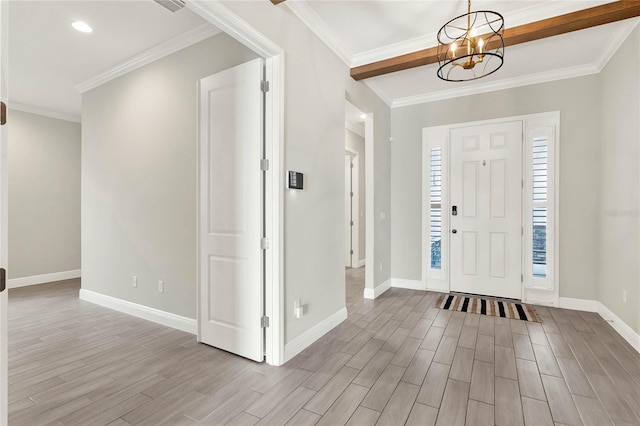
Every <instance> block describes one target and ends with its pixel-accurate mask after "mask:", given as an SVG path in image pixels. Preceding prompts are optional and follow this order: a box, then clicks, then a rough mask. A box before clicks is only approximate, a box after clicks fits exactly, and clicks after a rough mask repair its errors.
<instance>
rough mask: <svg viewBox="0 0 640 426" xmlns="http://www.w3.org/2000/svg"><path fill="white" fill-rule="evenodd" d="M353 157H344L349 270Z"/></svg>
mask: <svg viewBox="0 0 640 426" xmlns="http://www.w3.org/2000/svg"><path fill="white" fill-rule="evenodd" d="M351 192H352V188H351V156H350V155H345V156H344V234H345V245H344V265H345V266H346V267H347V268H351V266H352V265H353V263H352V259H351V258H352V254H351V253H352V241H353V240H352V238H353V232H352V229H351V228H352V223H353V220H352V213H353V206H352V203H351V200H352V197H351Z"/></svg>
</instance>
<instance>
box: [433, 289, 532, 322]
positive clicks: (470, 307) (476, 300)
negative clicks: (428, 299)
mask: <svg viewBox="0 0 640 426" xmlns="http://www.w3.org/2000/svg"><path fill="white" fill-rule="evenodd" d="M436 307H438V308H440V309H445V310H449V311H459V312H471V313H474V314H481V315H491V316H494V317H502V318H513V319H518V320H523V321H532V322H542V320H540V317H538V315H537V314H536V311H535V309H534V308H533V306H529V305H525V304H523V303H514V302H501V301H499V300H494V299H484V298H480V297H470V296H458V295H453V294H451V295H444V294H443V295H441V296H440V298H439V299H438V301H437V302H436Z"/></svg>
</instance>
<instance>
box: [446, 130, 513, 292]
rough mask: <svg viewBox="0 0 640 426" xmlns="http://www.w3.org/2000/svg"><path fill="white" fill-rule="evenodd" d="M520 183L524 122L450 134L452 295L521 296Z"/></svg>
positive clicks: (457, 131)
mask: <svg viewBox="0 0 640 426" xmlns="http://www.w3.org/2000/svg"><path fill="white" fill-rule="evenodd" d="M521 182H522V122H519V121H518V122H512V123H501V124H492V125H483V126H475V127H466V128H459V129H454V130H452V131H451V189H450V190H451V205H452V206H456V207H457V212H458V214H457V215H455V216H454V215H452V216H451V229H452V230H454V229H455V230H456V233H453V232H452V234H451V252H450V254H451V290H452V291H459V292H464V293H473V294H484V295H490V296H500V297H508V298H517V299H519V298H521V294H522V292H521V270H522V258H521V251H522V240H521V238H522V237H521V227H522V223H521V222H522V187H521ZM450 214H451V213H450Z"/></svg>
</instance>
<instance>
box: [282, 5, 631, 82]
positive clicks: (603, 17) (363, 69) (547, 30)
mask: <svg viewBox="0 0 640 426" xmlns="http://www.w3.org/2000/svg"><path fill="white" fill-rule="evenodd" d="M272 1H277V0H272ZM280 1H283V0H280ZM637 16H640V0H622V1H616V2H613V3H607V4H603V5H601V6H596V7H592V8H589V9H584V10H579V11H577V12H572V13H567V14H565V15H560V16H556V17H553V18H549V19H543V20H541V21H536V22H531V23H529V24H524V25H520V26H517V27H513V28H507V29H505V30H504V45H505V46H513V45H516V44H520V43H526V42H529V41H534V40H540V39H543V38H547V37H553V36H556V35H560V34H566V33H569V32H572V31H578V30H584V29H586V28H591V27H596V26H598V25H604V24H609V23H611V22H617V21H622V20H625V19H629V18H635V17H637ZM487 47H490V46H487ZM437 62H438V47H437V46H435V47H429V48H427V49H423V50H418V51H417V52H412V53H407V54H405V55H400V56H396V57H395V58H389V59H384V60H382V61H377V62H373V63H370V64H366V65H361V66H358V67H354V68H351V77H353V79H354V80H363V79H365V78H371V77H376V76H379V75H384V74H389V73H392V72H396V71H402V70H407V69H410V68H415V67H420V66H423V65H429V64H434V63H437Z"/></svg>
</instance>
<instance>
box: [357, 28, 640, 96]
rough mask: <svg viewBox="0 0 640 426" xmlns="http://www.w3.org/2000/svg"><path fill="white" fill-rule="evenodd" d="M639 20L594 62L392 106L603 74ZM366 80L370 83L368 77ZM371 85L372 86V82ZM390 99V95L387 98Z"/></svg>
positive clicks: (614, 38)
mask: <svg viewBox="0 0 640 426" xmlns="http://www.w3.org/2000/svg"><path fill="white" fill-rule="evenodd" d="M638 23H640V18H636V19H634V20H631V21H630V22H629V24H628V25H623V26H621V27H620V29H618V31H614V32H613V33H612V36H611V38H610V39H609V43H608V44H607V46H606V48H605V49H604V50H603V51H602V53H601V54H600V56H598V57H596V58H595V60H594V61H593V62H591V63H588V64H584V65H578V66H575V67H568V68H561V69H558V70H552V71H546V72H541V73H537V74H531V75H525V76H521V77H513V78H508V79H504V80H499V81H492V82H489V83H484V84H482V83H481V84H474V85H472V86H465V87H460V88H457V89H450V90H440V91H437V92H431V93H425V94H422V95H415V96H407V97H404V98H397V99H393V100H392V101H391V108H400V107H404V106H410V105H417V104H422V103H427V102H435V101H442V100H445V99H451V98H458V97H462V96H470V95H477V94H480V93H487V92H494V91H496V90H504V89H513V88H515V87H520V86H529V85H531V84H539V83H548V82H551V81H556V80H564V79H567V78H575V77H582V76H585V75H590V74H598V73H600V72H601V71H602V70H603V69H604V67H605V66H606V65H607V63H608V62H609V60H611V58H612V57H613V55H614V54H615V53H616V52H617V51H618V49H619V48H620V46H622V43H624V41H625V40H626V39H627V38H628V37H629V36H630V35H631V33H632V32H633V30H634V29H635V28H636V26H637V25H638ZM365 82H367V81H366V80H365ZM370 87H371V85H370ZM371 89H372V90H374V91H375V92H376V94H378V96H381V95H380V93H379V92H382V93H384V91H382V89H380V88H378V89H377V90H376V89H374V88H373V87H371ZM387 98H388V99H390V98H389V97H387Z"/></svg>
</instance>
